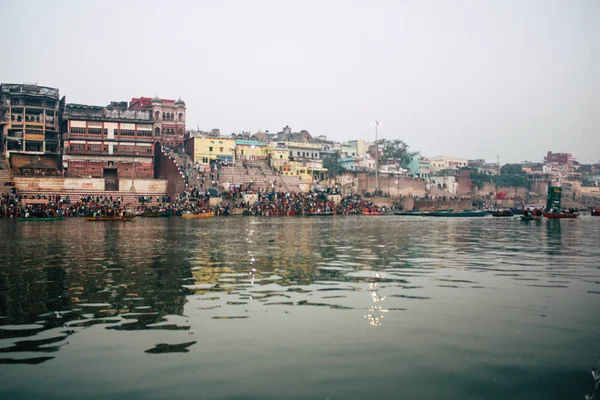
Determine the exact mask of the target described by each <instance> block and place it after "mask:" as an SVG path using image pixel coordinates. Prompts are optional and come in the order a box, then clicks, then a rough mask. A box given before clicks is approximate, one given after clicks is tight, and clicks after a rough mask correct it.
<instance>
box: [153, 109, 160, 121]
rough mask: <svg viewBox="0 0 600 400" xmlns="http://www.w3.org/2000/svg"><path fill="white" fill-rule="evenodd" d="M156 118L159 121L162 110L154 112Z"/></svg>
mask: <svg viewBox="0 0 600 400" xmlns="http://www.w3.org/2000/svg"><path fill="white" fill-rule="evenodd" d="M154 119H155V120H157V121H158V120H159V119H160V112H158V111H157V112H155V113H154Z"/></svg>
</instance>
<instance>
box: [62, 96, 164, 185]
mask: <svg viewBox="0 0 600 400" xmlns="http://www.w3.org/2000/svg"><path fill="white" fill-rule="evenodd" d="M150 112H151V111H150V110H129V109H127V102H112V103H111V104H110V105H109V106H107V107H98V106H88V105H81V104H67V105H66V106H65V109H64V112H63V136H64V155H63V167H64V169H65V171H66V172H65V174H66V176H71V177H92V178H105V180H106V189H107V190H118V180H119V179H152V178H154V150H155V149H154V143H155V142H154V138H153V136H152V128H153V120H152V116H151V114H150ZM157 150H158V149H157ZM115 186H116V187H115Z"/></svg>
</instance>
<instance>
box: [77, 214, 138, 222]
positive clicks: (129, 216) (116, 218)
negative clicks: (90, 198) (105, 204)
mask: <svg viewBox="0 0 600 400" xmlns="http://www.w3.org/2000/svg"><path fill="white" fill-rule="evenodd" d="M84 218H85V220H86V221H123V222H126V221H131V220H132V219H134V218H135V215H132V214H127V215H123V216H114V217H107V216H104V217H84Z"/></svg>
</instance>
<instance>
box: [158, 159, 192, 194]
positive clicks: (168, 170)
mask: <svg viewBox="0 0 600 400" xmlns="http://www.w3.org/2000/svg"><path fill="white" fill-rule="evenodd" d="M156 157H157V158H158V176H161V177H163V176H164V177H166V178H167V181H168V182H169V183H168V186H167V189H166V190H167V193H168V194H170V195H175V194H178V193H182V192H183V191H185V188H186V187H185V179H183V176H181V172H180V171H179V169H178V168H177V164H176V163H175V160H173V159H172V158H171V157H169V156H167V155H165V154H163V153H162V152H157V153H156ZM155 162H156V161H155Z"/></svg>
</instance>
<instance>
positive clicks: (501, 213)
mask: <svg viewBox="0 0 600 400" xmlns="http://www.w3.org/2000/svg"><path fill="white" fill-rule="evenodd" d="M491 214H492V215H493V216H494V217H513V216H514V215H515V213H514V212H512V211H511V210H510V209H508V208H507V209H504V210H496V211H494V212H492V213H491Z"/></svg>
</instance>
